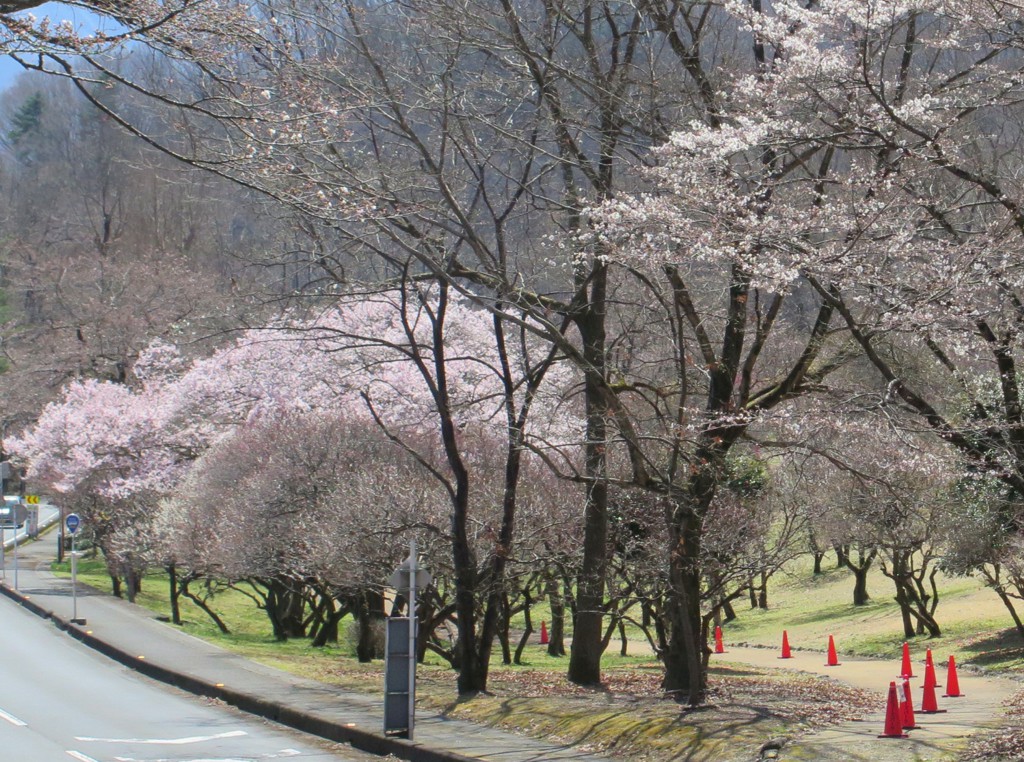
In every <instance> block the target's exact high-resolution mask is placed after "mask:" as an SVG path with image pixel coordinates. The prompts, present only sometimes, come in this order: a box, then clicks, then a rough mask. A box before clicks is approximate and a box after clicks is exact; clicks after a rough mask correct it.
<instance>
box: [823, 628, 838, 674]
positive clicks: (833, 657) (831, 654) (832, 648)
mask: <svg viewBox="0 0 1024 762" xmlns="http://www.w3.org/2000/svg"><path fill="white" fill-rule="evenodd" d="M825 666H826V667H838V666H839V656H838V655H837V654H836V641H835V638H833V637H832V636H831V635H829V636H828V661H827V662H825Z"/></svg>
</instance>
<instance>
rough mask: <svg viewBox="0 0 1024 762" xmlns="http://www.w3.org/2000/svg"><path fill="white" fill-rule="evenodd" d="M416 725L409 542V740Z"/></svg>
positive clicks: (413, 590)
mask: <svg viewBox="0 0 1024 762" xmlns="http://www.w3.org/2000/svg"><path fill="white" fill-rule="evenodd" d="M415 724H416V540H409V740H410V741H411V740H412V729H413V726H414V725H415Z"/></svg>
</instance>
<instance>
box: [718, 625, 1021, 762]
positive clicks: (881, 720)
mask: <svg viewBox="0 0 1024 762" xmlns="http://www.w3.org/2000/svg"><path fill="white" fill-rule="evenodd" d="M824 645H825V644H822V646H823V647H824ZM836 645H837V648H839V649H840V653H839V660H840V665H839V666H837V667H827V666H825V664H824V662H825V654H824V653H822V652H817V651H801V650H794V651H793V652H792V653H793V658H792V659H780V658H779V651H778V650H775V649H766V648H744V647H734V646H729V645H728V643H726V650H727V653H724V654H715V655H714V656H712V664H714V663H716V662H718V663H723V662H730V663H733V662H735V663H743V664H752V665H755V666H759V667H773V668H779V667H782V668H786V669H795V670H800V671H803V672H810V673H814V674H818V675H828V676H829V677H833V678H835V679H837V680H842V681H843V682H845V683H849V684H850V685H853V686H854V687H856V688H862V689H864V690H867V691H871V692H873V693H876V694H877V695H878V711H877V712H876V713H874V714H871V715H868V716H867V717H864V718H862V719H860V720H856V721H851V722H847V723H844V724H842V725H837V726H834V727H831V728H826V729H824V730H820V731H818V732H816V733H814V734H813V735H810V736H806V737H804V738H801V739H799V740H797V741H795V742H794V743H792V744H791V745H788V746H785V747H783V749H782V751H781V753H780V755H779V759H781V760H814V762H826V761H829V760H837V761H838V760H843V762H860V761H861V760H863V762H881V761H882V760H885V761H886V762H890V761H891V762H897V761H902V760H908V761H912V760H913V761H916V760H942V759H956V756H957V750H958V749H959V748H962V746H963V745H964V744H965V743H966V739H967V738H968V737H969V736H971V735H972V734H973V733H975V732H977V731H978V730H979V729H982V728H985V727H991V726H992V725H993V724H995V723H997V722H998V720H999V718H1000V716H1001V715H1002V712H1003V707H1002V704H1003V702H1004V701H1005V700H1006V699H1007V698H1008V697H1009V696H1010V695H1012V694H1013V693H1015V692H1016V691H1018V690H1020V689H1021V687H1022V685H1021V683H1019V682H1016V681H1013V680H1009V679H1006V678H1000V677H989V676H981V675H978V674H975V673H973V672H971V671H967V670H964V669H962V668H961V669H958V670H957V677H958V680H959V684H960V692H961V693H962V694H963V696H962V697H961V698H943V697H942V694H943V693H944V692H945V690H944V687H943V686H944V684H945V682H946V665H947V663H948V661H949V654H948V653H946V652H945V651H941V650H940V651H933V652H932V658H933V662H934V663H935V674H936V679H937V680H938V683H939V686H940V687H939V688H938V690H936V697H937V700H938V706H939V709H940V710H942V709H945V710H947V711H946V712H945V713H943V714H922V713H920V712H919V711H917V710H918V709H919V708H920V707H921V699H922V686H923V684H924V656H925V652H924V648H919V650H914V651H912V652H911V658H912V661H913V668H914V675H915V677H914V678H913V679H911V681H910V685H911V692H912V694H913V698H914V710H915V713H916V714H915V719H916V722H917V725H918V728H917V729H915V730H911V731H909V733H908V734H909V736H910V737H909V738H907V739H895V738H884V739H880V738H878V735H879V734H880V733H881V732H882V731H883V730H884V728H885V706H886V700H887V698H888V693H889V683H890V681H892V680H896V681H897V685H899V684H901V681H900V680H899V679H898V676H899V673H900V669H901V666H902V659H900V658H895V659H892V660H891V661H887V660H881V659H862V658H853V657H844V656H843V655H842V651H841V648H842V644H841V643H837V644H836ZM953 655H954V656H956V654H953Z"/></svg>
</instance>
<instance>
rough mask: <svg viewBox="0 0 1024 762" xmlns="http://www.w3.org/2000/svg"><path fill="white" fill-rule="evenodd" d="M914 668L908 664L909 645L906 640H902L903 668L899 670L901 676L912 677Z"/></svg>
mask: <svg viewBox="0 0 1024 762" xmlns="http://www.w3.org/2000/svg"><path fill="white" fill-rule="evenodd" d="M913 676H914V668H913V666H912V665H911V664H910V646H909V645H908V644H907V642H906V641H903V669H902V671H901V672H900V677H901V678H907V677H913Z"/></svg>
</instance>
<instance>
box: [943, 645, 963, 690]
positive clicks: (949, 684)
mask: <svg viewBox="0 0 1024 762" xmlns="http://www.w3.org/2000/svg"><path fill="white" fill-rule="evenodd" d="M963 695H964V694H962V693H961V692H960V679H959V678H958V677H957V676H956V659H955V658H954V657H953V655H952V654H950V656H949V669H948V671H947V672H946V692H945V693H943V694H942V697H943V698H960V697H961V696H963Z"/></svg>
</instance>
